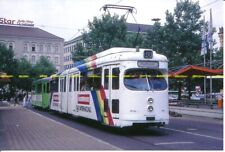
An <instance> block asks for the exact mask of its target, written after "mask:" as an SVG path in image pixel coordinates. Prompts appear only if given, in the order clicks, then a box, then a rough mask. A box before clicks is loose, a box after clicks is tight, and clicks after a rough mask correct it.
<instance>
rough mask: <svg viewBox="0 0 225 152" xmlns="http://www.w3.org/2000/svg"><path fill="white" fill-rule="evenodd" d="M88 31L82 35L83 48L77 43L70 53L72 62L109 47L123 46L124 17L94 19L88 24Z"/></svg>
mask: <svg viewBox="0 0 225 152" xmlns="http://www.w3.org/2000/svg"><path fill="white" fill-rule="evenodd" d="M88 28H89V30H88V31H84V32H83V34H82V38H83V41H84V43H85V48H84V47H83V46H82V44H80V43H78V44H77V45H76V46H75V50H74V51H73V52H72V59H73V61H79V60H81V59H84V58H86V57H88V56H91V55H93V54H96V53H98V52H101V51H103V50H106V49H109V48H111V47H118V46H124V43H125V39H126V23H125V18H124V16H121V17H119V16H118V15H113V16H111V15H110V14H105V15H102V16H101V18H97V17H94V19H93V21H92V22H91V21H89V22H88Z"/></svg>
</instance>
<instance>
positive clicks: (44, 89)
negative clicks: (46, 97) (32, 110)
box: [42, 84, 46, 93]
mask: <svg viewBox="0 0 225 152" xmlns="http://www.w3.org/2000/svg"><path fill="white" fill-rule="evenodd" d="M42 87H43V92H44V93H46V88H45V87H46V85H45V84H43V85H42Z"/></svg>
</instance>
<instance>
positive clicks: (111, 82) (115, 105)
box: [102, 65, 120, 119]
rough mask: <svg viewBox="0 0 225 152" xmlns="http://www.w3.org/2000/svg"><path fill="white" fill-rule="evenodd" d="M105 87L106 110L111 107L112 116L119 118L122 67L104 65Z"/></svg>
mask: <svg viewBox="0 0 225 152" xmlns="http://www.w3.org/2000/svg"><path fill="white" fill-rule="evenodd" d="M102 81H103V83H102V85H103V88H104V90H105V95H106V99H105V101H104V111H105V112H106V111H107V108H109V110H110V112H111V114H112V118H113V119H119V98H118V97H119V81H120V69H119V66H118V65H110V66H105V67H103V80H102Z"/></svg>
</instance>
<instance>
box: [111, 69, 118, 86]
mask: <svg viewBox="0 0 225 152" xmlns="http://www.w3.org/2000/svg"><path fill="white" fill-rule="evenodd" d="M119 75H120V69H119V68H113V69H112V89H113V90H116V89H119V80H120V77H119Z"/></svg>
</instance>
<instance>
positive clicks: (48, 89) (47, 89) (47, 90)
mask: <svg viewBox="0 0 225 152" xmlns="http://www.w3.org/2000/svg"><path fill="white" fill-rule="evenodd" d="M46 87H47V88H46V92H47V93H49V92H50V88H49V82H48V83H47V85H46Z"/></svg>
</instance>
